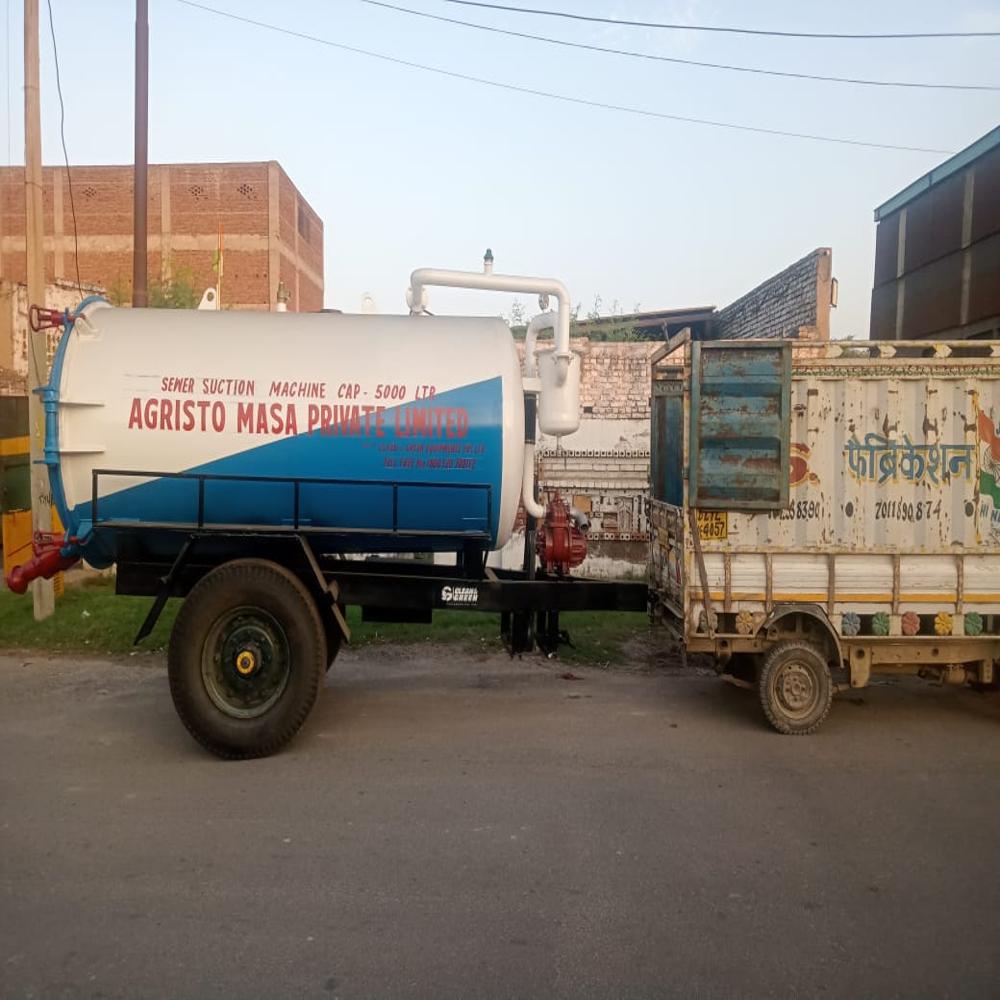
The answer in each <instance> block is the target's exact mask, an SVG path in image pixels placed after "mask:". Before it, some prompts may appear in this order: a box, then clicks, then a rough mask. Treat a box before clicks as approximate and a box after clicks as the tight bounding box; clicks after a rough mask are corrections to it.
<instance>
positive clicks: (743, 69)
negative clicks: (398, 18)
mask: <svg viewBox="0 0 1000 1000" xmlns="http://www.w3.org/2000/svg"><path fill="white" fill-rule="evenodd" d="M361 3H364V4H368V5H369V6H371V7H382V8H383V9H385V10H392V11H397V12H399V13H401V14H412V15H414V16H415V17H424V18H427V19H428V20H431V21H443V22H444V23H445V24H457V25H461V26H462V27H465V28H476V29H478V30H479V31H488V32H491V33H492V34H495V35H508V36H510V37H511V38H525V39H529V40H531V41H534V42H546V43H548V44H549V45H561V46H563V47H565V48H569V49H586V50H587V51H589V52H605V53H608V54H610V55H616V56H628V57H630V58H632V59H648V60H650V61H653V62H665V63H676V64H677V65H680V66H701V67H703V68H705V69H721V70H729V71H731V72H734V73H760V74H763V75H764V76H780V77H790V78H792V79H796V80H821V81H823V82H824V83H853V84H860V85H863V86H866V87H913V88H919V89H925V90H994V91H996V90H1000V86H989V85H986V84H983V85H978V84H964V83H911V82H907V81H902V80H867V79H862V78H858V77H850V76H820V75H819V74H816V73H793V72H791V71H785V70H777V69H762V68H760V67H756V66H735V65H732V64H730V63H713V62H701V61H699V60H696V59H680V58H678V57H676V56H661V55H651V54H650V53H648V52H634V51H631V50H629V49H612V48H606V47H605V46H603V45H588V44H586V43H584V42H570V41H567V40H566V39H563V38H550V37H548V36H546V35H533V34H530V33H528V32H525V31H511V30H508V29H506V28H497V27H494V26H493V25H489V24H476V23H475V22H473V21H462V20H459V19H458V18H454V17H444V16H443V15H441V14H431V13H429V12H428V11H423V10H413V9H412V8H410V7H400V6H398V5H397V4H394V3H385V2H383V0H361Z"/></svg>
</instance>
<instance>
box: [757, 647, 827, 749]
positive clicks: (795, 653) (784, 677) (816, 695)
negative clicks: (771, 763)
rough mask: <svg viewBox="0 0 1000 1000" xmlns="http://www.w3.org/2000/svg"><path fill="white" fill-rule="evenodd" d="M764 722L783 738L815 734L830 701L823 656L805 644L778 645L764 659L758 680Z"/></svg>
mask: <svg viewBox="0 0 1000 1000" xmlns="http://www.w3.org/2000/svg"><path fill="white" fill-rule="evenodd" d="M757 690H758V693H759V695H760V703H761V707H762V708H763V709H764V715H765V716H766V717H767V721H768V722H769V723H770V724H771V725H772V726H773V727H774V728H775V729H777V730H778V732H779V733H784V734H785V735H786V736H806V735H808V734H809V733H813V732H815V731H816V730H817V729H818V728H819V726H820V723H822V721H823V720H824V719H825V718H826V717H827V714H828V713H829V711H830V705H831V704H832V702H833V680H832V678H831V677H830V667H829V664H828V663H827V662H826V657H825V656H824V655H823V653H822V652H821V651H820V650H819V649H817V648H816V647H815V646H813V645H811V644H810V643H808V642H801V641H798V640H793V639H790V640H787V641H785V642H779V643H778V644H777V645H776V646H775V647H774V648H773V649H772V650H771V651H770V652H769V653H768V654H767V655H766V656H765V657H764V664H763V666H762V667H761V671H760V679H759V681H758V688H757Z"/></svg>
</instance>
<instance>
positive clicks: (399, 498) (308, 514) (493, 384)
mask: <svg viewBox="0 0 1000 1000" xmlns="http://www.w3.org/2000/svg"><path fill="white" fill-rule="evenodd" d="M501 394H502V380H501V379H500V378H499V377H497V378H493V379H487V380H485V381H482V382H478V383H474V384H472V385H467V386H462V387H460V388H457V389H453V390H450V391H448V392H444V393H440V394H439V395H437V396H434V397H432V398H431V399H426V400H419V401H414V402H409V403H404V404H400V405H399V406H397V407H393V408H390V409H387V410H385V411H384V414H383V421H382V431H383V433H382V435H381V436H378V435H377V434H376V433H375V432H374V430H373V427H374V423H372V425H371V426H370V427H369V429H368V430H369V432H368V433H360V434H358V433H347V434H341V433H330V434H324V433H321V432H319V431H317V432H315V433H312V434H299V435H296V436H293V437H288V438H283V439H281V440H278V441H271V442H269V443H268V444H264V445H260V446H258V447H255V448H250V449H248V450H246V451H242V452H238V453H236V454H232V455H227V456H225V457H224V458H220V459H217V460H215V461H212V462H208V463H206V464H204V465H200V466H195V467H192V468H191V469H189V470H186V471H187V472H190V473H208V474H210V475H222V476H248V477H253V476H273V477H287V478H292V479H323V480H328V481H326V482H322V483H301V484H300V486H299V490H300V494H299V523H300V525H301V526H303V527H306V528H308V527H309V526H315V527H341V528H344V527H346V528H351V529H354V531H355V532H356V533H355V534H354V535H352V536H350V537H347V538H344V537H340V536H338V538H337V539H329V540H327V541H326V542H325V543H324V544H323V546H321V547H323V548H325V549H326V550H328V551H332V550H335V549H341V550H344V551H347V550H353V551H379V550H386V551H393V550H395V551H433V550H448V549H454V548H455V547H456V541H455V537H452V538H450V539H449V538H441V537H436V536H434V535H432V534H431V533H432V532H448V533H449V534H450V535H452V536H458V535H461V534H467V533H476V534H478V535H479V536H480V537H482V538H484V540H487V541H488V542H489V543H490V544H493V543H494V542H495V540H496V538H497V535H498V528H499V506H500V494H501V476H502V469H503V401H502V395H501ZM449 409H450V411H451V412H452V413H455V412H458V411H461V412H462V413H463V414H464V415H465V417H467V420H468V423H467V426H466V427H464V428H462V431H463V432H462V433H459V432H458V431H459V428H458V427H457V426H456V425H455V424H454V423H452V424H451V426H450V431H451V433H449V429H448V427H447V426H446V427H445V428H444V429H443V430H442V431H440V433H438V432H434V433H432V434H430V435H427V434H416V433H413V427H414V424H415V423H417V422H418V419H419V416H420V411H424V415H425V416H426V415H427V414H428V412H429V411H435V410H436V411H447V410H449ZM362 420H363V418H362ZM431 426H432V427H434V426H436V425H435V424H434V421H433V419H432V420H431ZM153 466H155V455H151V456H150V467H151V468H152V467H153ZM347 480H365V481H368V482H367V483H366V484H364V485H357V484H352V483H350V482H346V481H347ZM372 481H374V482H372ZM117 482H123V480H117ZM392 483H399V484H401V485H399V486H398V488H397V490H396V510H395V524H396V526H397V528H398V529H400V530H405V531H407V532H416V533H417V535H416V536H413V535H410V536H408V537H406V538H399V539H391V538H387V537H386V536H384V535H382V536H379V535H377V534H375V532H384V531H387V530H389V529H391V528H392V527H393V521H394V511H393V492H394V491H393V489H392V486H391V484H392ZM383 484H384V485H383ZM476 486H482V487H483V488H472V487H476ZM294 489H295V487H294V485H293V484H292V483H291V482H269V483H260V482H252V481H246V480H243V481H220V480H211V479H210V480H207V481H206V484H205V494H204V522H205V524H206V525H212V524H226V525H248V524H254V525H273V526H289V525H291V524H292V520H293V514H294ZM98 517H99V523H98V524H97V525H96V527H95V528H94V530H93V531H92V532H90V533H89V534H88V532H89V529H90V528H91V520H92V515H91V504H90V503H89V502H87V503H82V504H79V505H78V506H77V507H76V508H74V509H73V510H72V511H71V512H69V518H70V533H71V534H78V535H81V536H83V537H84V538H85V541H84V543H83V554H84V557H85V558H86V559H87V560H88V561H89V562H91V563H93V564H94V565H98V566H101V565H107V564H110V563H111V562H112V561H114V559H115V557H116V553H117V529H115V528H108V527H102V526H101V524H100V522H103V521H107V520H115V521H119V522H121V521H126V522H128V521H132V522H137V523H150V522H160V523H167V524H191V523H194V522H196V521H197V519H198V483H197V480H194V479H176V478H158V479H154V480H152V481H150V482H145V483H142V484H140V485H138V486H132V487H127V488H124V489H121V490H119V491H117V492H115V493H112V494H109V495H107V496H103V497H101V498H100V500H99V502H98ZM365 529H370V530H372V532H373V534H372V535H370V536H368V535H366V534H365ZM421 532H426V533H427V534H426V535H421V534H420V533H421Z"/></svg>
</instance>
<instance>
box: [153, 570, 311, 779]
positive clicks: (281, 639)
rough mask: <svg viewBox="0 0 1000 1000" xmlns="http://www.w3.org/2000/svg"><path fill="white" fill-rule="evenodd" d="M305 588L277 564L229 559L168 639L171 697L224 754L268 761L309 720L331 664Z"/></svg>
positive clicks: (206, 581)
mask: <svg viewBox="0 0 1000 1000" xmlns="http://www.w3.org/2000/svg"><path fill="white" fill-rule="evenodd" d="M326 657H327V654H326V637H325V636H324V633H323V623H322V621H321V620H320V616H319V612H318V610H317V608H316V604H315V602H314V601H313V599H312V597H311V596H310V595H309V592H308V591H307V590H306V588H305V587H304V586H303V585H302V584H301V583H300V582H299V580H298V579H297V578H296V577H295V576H294V575H293V574H292V573H290V572H289V571H288V570H286V569H285V568H283V567H282V566H279V565H277V563H272V562H267V561H265V560H260V559H239V560H234V561H233V562H228V563H225V564H223V565H222V566H220V567H218V568H217V569H215V570H213V571H212V572H211V573H209V574H207V575H206V576H205V577H203V578H202V579H201V580H200V581H199V582H198V583H197V584H196V585H195V587H194V588H193V589H192V590H191V593H190V594H189V595H188V597H187V600H186V601H185V602H184V605H183V607H182V608H181V610H180V612H179V614H178V615H177V620H176V622H175V623H174V629H173V632H172V633H171V636H170V647H169V651H168V654H167V669H168V673H169V677H170V693H171V695H172V697H173V700H174V707H175V708H176V709H177V714H178V715H179V716H180V718H181V721H182V722H183V723H184V725H185V726H186V727H187V729H188V731H189V732H190V733H191V735H192V736H194V738H195V739H196V740H197V741H198V742H199V743H201V745H202V746H204V747H205V748H206V749H207V750H210V751H211V752H212V753H214V754H216V755H217V756H219V757H225V758H229V759H235V760H238V759H245V758H249V757H266V756H267V755H269V754H272V753H274V752H275V751H277V750H280V749H281V747H283V746H284V745H285V744H286V743H288V741H289V740H291V738H292V737H293V736H294V735H295V734H296V733H297V732H298V731H299V728H300V727H301V726H302V723H303V722H305V719H306V716H307V715H308V714H309V711H310V709H311V708H312V706H313V703H314V702H315V701H316V695H317V693H318V691H319V686H320V683H321V681H322V678H323V672H324V670H325V668H326Z"/></svg>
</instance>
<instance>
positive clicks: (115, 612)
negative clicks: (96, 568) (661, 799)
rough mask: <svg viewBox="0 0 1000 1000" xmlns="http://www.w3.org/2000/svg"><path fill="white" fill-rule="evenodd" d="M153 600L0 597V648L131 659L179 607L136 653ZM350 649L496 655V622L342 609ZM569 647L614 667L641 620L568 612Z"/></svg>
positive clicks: (569, 658) (86, 591)
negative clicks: (390, 620) (49, 609)
mask: <svg viewBox="0 0 1000 1000" xmlns="http://www.w3.org/2000/svg"><path fill="white" fill-rule="evenodd" d="M151 603H152V598H149V597H119V596H116V594H115V592H114V584H113V582H112V581H110V580H107V579H105V578H100V579H97V578H95V579H93V580H88V581H86V582H85V583H82V584H77V585H76V586H73V587H67V589H66V593H65V594H64V595H63V596H62V597H60V598H59V599H58V600H57V601H56V613H55V614H54V615H53V616H52V617H51V618H48V619H46V620H45V621H42V622H36V621H35V620H34V617H33V614H32V606H31V597H30V596H29V595H25V596H24V597H18V596H17V595H15V594H12V593H11V592H10V591H9V590H3V591H0V648H3V649H39V650H47V651H50V652H75V653H82V652H87V653H94V654H122V653H130V652H132V650H134V649H136V648H138V649H140V650H145V651H157V650H162V649H164V648H165V647H166V645H167V641H168V639H169V637H170V630H171V628H172V627H173V623H174V617H175V616H176V614H177V611H178V609H179V608H180V605H181V602H180V601H179V600H171V601H168V602H167V606H166V608H164V611H163V614H162V615H161V616H160V620H159V622H158V623H157V625H156V628H155V629H154V630H153V633H152V635H150V636H149V638H147V639H146V640H145V641H144V642H143V643H142V644H141V646H139V647H135V646H133V644H132V641H133V639H134V638H135V634H136V632H138V630H139V626H140V625H141V624H142V620H143V619H144V618H145V617H146V613H147V612H148V611H149V607H150V604H151ZM347 621H348V624H349V625H350V627H351V633H352V635H351V645H352V646H369V645H376V644H383V643H384V644H402V643H411V644H412V643H425V642H426V643H428V644H430V643H452V644H458V645H460V646H462V647H463V648H464V649H465V650H467V651H468V650H472V649H476V650H482V651H484V652H499V651H501V650H502V649H503V646H502V644H501V642H500V616H499V614H491V613H486V612H482V611H435V612H434V622H433V624H431V625H420V624H395V623H394V624H383V623H381V622H362V621H361V609H360V608H357V607H350V608H348V609H347ZM560 624H561V626H562V628H564V629H566V630H567V631H568V632H569V634H570V638H571V640H572V642H573V645H572V646H563V647H562V648H561V649H560V654H559V655H560V659H562V660H564V661H566V662H567V663H581V664H597V665H603V664H607V663H614V662H616V661H619V660H621V659H622V657H623V655H624V654H623V648H624V646H625V644H626V643H627V642H628V641H629V640H630V639H633V638H635V637H637V636H640V635H643V634H644V633H645V631H646V629H647V621H646V616H645V615H644V614H641V613H626V612H605V613H599V612H570V613H567V614H564V615H562V617H561V619H560Z"/></svg>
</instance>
